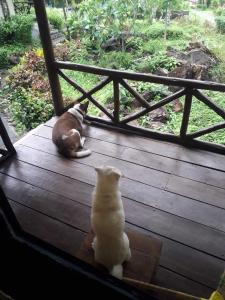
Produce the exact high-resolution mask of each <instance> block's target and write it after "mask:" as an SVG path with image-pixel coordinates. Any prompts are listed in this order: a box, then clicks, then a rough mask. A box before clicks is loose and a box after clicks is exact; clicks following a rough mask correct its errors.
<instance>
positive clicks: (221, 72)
mask: <svg viewBox="0 0 225 300" xmlns="http://www.w3.org/2000/svg"><path fill="white" fill-rule="evenodd" d="M210 75H211V77H212V80H213V81H216V82H220V83H225V62H221V63H219V64H217V65H216V66H214V67H213V68H212V69H211V71H210Z"/></svg>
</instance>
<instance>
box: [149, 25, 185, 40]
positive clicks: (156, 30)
mask: <svg viewBox="0 0 225 300" xmlns="http://www.w3.org/2000/svg"><path fill="white" fill-rule="evenodd" d="M145 34H146V35H147V36H148V37H150V38H153V39H158V38H162V37H164V35H165V25H164V24H162V23H157V24H154V25H152V26H150V27H149V28H147V29H146V31H145ZM183 35H184V32H183V30H182V29H180V28H179V27H178V26H170V27H168V28H167V31H166V36H167V38H168V39H177V38H180V37H182V36H183Z"/></svg>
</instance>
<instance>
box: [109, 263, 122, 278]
mask: <svg viewBox="0 0 225 300" xmlns="http://www.w3.org/2000/svg"><path fill="white" fill-rule="evenodd" d="M110 274H111V275H112V276H114V277H117V278H119V279H122V278H123V266H122V265H115V266H113V267H112V270H111V272H110Z"/></svg>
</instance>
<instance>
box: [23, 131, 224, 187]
mask: <svg viewBox="0 0 225 300" xmlns="http://www.w3.org/2000/svg"><path fill="white" fill-rule="evenodd" d="M21 143H22V144H23V145H26V146H31V147H32V148H34V149H37V150H41V151H42V150H43V151H44V152H48V153H50V154H56V155H57V151H56V148H55V146H54V145H53V143H52V141H51V140H48V139H43V138H40V137H37V136H30V137H28V138H27V139H24V140H23V141H22V142H21ZM85 148H89V149H91V150H92V152H93V155H91V156H90V157H87V158H85V159H82V160H81V161H82V162H83V163H86V164H89V165H93V163H94V164H95V161H96V160H95V157H97V159H98V157H99V156H98V155H97V154H96V153H100V154H103V155H105V154H106V155H109V156H112V157H114V158H119V159H122V160H124V161H127V162H130V163H135V164H138V165H140V166H143V167H149V168H151V169H155V170H158V171H162V172H167V173H170V174H174V175H177V176H181V177H185V178H189V179H192V180H195V181H199V182H202V183H206V184H210V185H213V186H216V187H221V188H225V172H221V171H217V170H213V169H209V168H207V169H206V168H205V167H201V166H196V165H193V164H189V163H186V162H181V161H177V160H174V159H171V158H167V157H162V156H159V155H155V154H152V153H146V152H143V151H140V150H135V149H130V148H126V147H123V146H120V145H112V144H110V143H107V142H103V141H96V140H94V139H87V141H86V142H85ZM94 152H96V153H94ZM93 157H94V158H93ZM101 159H102V158H101ZM106 160H108V157H107V158H106ZM75 161H80V160H77V159H75ZM103 163H104V162H103ZM121 164H123V163H121ZM152 185H154V184H152Z"/></svg>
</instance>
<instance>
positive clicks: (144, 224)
mask: <svg viewBox="0 0 225 300" xmlns="http://www.w3.org/2000/svg"><path fill="white" fill-rule="evenodd" d="M54 122H55V119H54V118H53V119H52V120H50V121H49V122H47V123H46V124H45V125H42V126H40V127H38V128H37V129H36V130H34V131H32V132H31V133H30V134H28V135H27V136H26V137H24V138H23V139H21V140H20V141H18V142H17V143H16V150H17V156H14V157H12V158H10V159H8V160H6V161H5V162H4V163H2V164H1V166H0V181H1V185H2V187H3V189H4V191H5V193H6V196H7V198H8V199H9V201H10V204H11V206H12V208H13V210H14V212H15V214H16V216H17V218H18V220H19V222H20V223H21V225H22V227H23V228H24V230H26V231H28V232H30V233H32V234H33V235H35V236H37V237H39V238H41V239H43V240H45V241H47V242H49V243H51V244H53V245H55V246H56V247H58V248H60V249H62V250H64V251H66V252H68V253H70V254H72V255H76V253H77V251H78V250H79V248H80V245H81V242H82V241H83V239H84V238H85V236H86V234H87V232H89V230H90V205H91V193H92V191H93V186H94V184H95V171H94V168H93V167H94V166H98V165H103V164H108V165H113V166H116V167H118V168H119V169H121V171H122V172H123V174H124V177H123V178H122V179H121V192H122V196H123V203H124V208H125V215H126V226H127V228H130V229H135V230H136V231H139V232H142V233H143V234H145V235H148V236H152V237H157V238H158V239H159V240H161V241H162V243H163V248H162V254H161V258H160V263H159V267H158V269H157V272H156V275H155V277H154V280H153V283H156V284H158V285H161V286H164V287H168V288H172V289H176V290H179V291H183V292H188V293H190V294H193V295H196V296H201V297H208V296H209V295H210V293H211V291H212V290H213V289H216V287H217V284H218V282H219V278H220V275H221V274H222V272H223V270H224V265H225V161H224V156H223V155H219V154H213V153H210V152H206V151H201V150H196V149H195V150H191V149H187V148H184V147H181V146H178V145H174V144H170V143H166V142H160V141H156V140H151V139H146V138H142V137H138V136H136V135H131V134H130V135H129V134H123V133H120V132H118V131H113V130H109V129H102V128H97V127H93V126H91V127H89V128H87V129H86V136H87V138H86V143H85V147H86V148H90V149H91V150H92V151H93V153H92V154H91V156H89V157H86V158H82V159H71V160H69V159H65V158H63V157H61V156H59V155H58V153H57V151H56V149H55V147H54V145H53V144H52V141H51V131H52V126H53V124H54Z"/></svg>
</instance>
